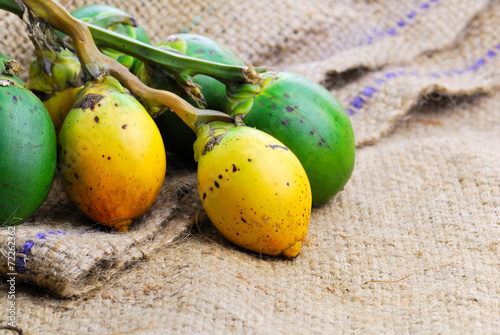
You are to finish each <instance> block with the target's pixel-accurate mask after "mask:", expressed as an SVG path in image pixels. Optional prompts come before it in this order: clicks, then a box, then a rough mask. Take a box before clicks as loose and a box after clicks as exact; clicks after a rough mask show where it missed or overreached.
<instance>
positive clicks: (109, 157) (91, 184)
mask: <svg viewBox="0 0 500 335" xmlns="http://www.w3.org/2000/svg"><path fill="white" fill-rule="evenodd" d="M58 161H59V168H60V172H61V174H60V175H61V178H62V181H63V186H64V189H65V191H66V193H67V194H68V196H69V197H70V199H71V200H72V201H73V202H74V203H75V204H76V205H77V206H78V207H79V208H80V209H81V210H82V211H83V212H84V213H85V214H87V215H88V216H89V217H90V218H92V219H93V220H94V221H96V222H100V223H102V224H104V225H107V226H110V227H112V228H114V229H116V230H117V231H118V232H124V231H127V230H128V227H129V225H130V224H131V223H132V221H133V220H134V219H136V218H138V217H139V216H141V215H142V214H144V213H145V212H146V210H147V209H148V208H149V207H150V206H151V205H152V204H153V202H154V201H155V199H156V197H157V196H158V194H159V192H160V189H161V187H162V184H163V181H164V178H165V171H166V156H165V149H164V146H163V141H162V138H161V135H160V132H159V130H158V128H157V127H156V124H155V123H154V121H153V119H152V118H151V116H150V115H149V114H148V113H147V111H146V110H145V109H144V107H143V106H142V105H141V104H140V103H139V102H138V101H137V100H136V99H135V98H134V97H133V96H132V95H130V94H128V91H126V89H125V88H123V87H122V86H121V84H120V83H119V82H118V81H117V80H116V79H114V78H112V77H105V78H104V79H103V80H102V81H100V82H89V83H87V84H85V87H84V88H83V89H82V90H81V91H80V92H79V93H78V95H77V98H76V100H75V105H74V106H73V109H71V111H70V112H69V114H68V115H67V117H66V119H65V121H64V123H63V126H62V129H61V132H60V134H59V154H58Z"/></svg>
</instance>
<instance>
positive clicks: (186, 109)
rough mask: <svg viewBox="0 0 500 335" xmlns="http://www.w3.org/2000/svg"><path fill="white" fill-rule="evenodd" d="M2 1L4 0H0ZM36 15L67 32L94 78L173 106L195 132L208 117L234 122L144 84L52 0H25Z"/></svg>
mask: <svg viewBox="0 0 500 335" xmlns="http://www.w3.org/2000/svg"><path fill="white" fill-rule="evenodd" d="M1 1H3V0H1ZM23 3H24V4H25V5H26V6H27V7H29V10H31V11H32V12H33V13H34V14H35V15H36V16H37V17H38V18H40V19H42V20H44V21H46V22H47V23H49V24H50V25H51V26H52V27H54V28H55V29H58V30H60V31H62V32H64V33H65V34H67V35H69V36H70V37H71V39H72V40H73V44H74V47H75V53H76V55H77V56H78V59H79V60H80V63H81V64H82V67H85V68H86V69H87V71H88V72H89V73H90V74H91V75H92V76H93V77H94V78H96V79H98V80H99V79H100V78H102V77H103V76H105V75H108V74H109V75H111V76H113V77H115V78H116V79H118V81H119V82H120V83H121V84H122V85H123V86H125V87H126V88H127V89H128V90H129V91H130V92H131V93H132V94H133V95H134V96H135V97H136V98H137V99H139V101H140V102H141V103H142V104H143V105H145V106H146V107H147V109H148V110H149V111H151V110H158V109H160V108H161V107H164V106H166V107H169V108H170V109H172V110H173V111H174V112H175V113H176V114H177V115H178V116H179V117H180V118H181V119H182V120H183V121H184V122H185V123H186V124H187V125H188V126H189V127H190V128H191V129H192V130H193V131H194V132H195V133H196V132H197V131H198V128H199V127H201V126H202V125H203V124H205V123H207V122H211V121H216V120H220V121H225V122H234V119H233V118H232V117H231V116H229V115H227V114H224V113H222V112H217V111H211V110H201V109H198V108H195V107H194V106H192V105H191V104H189V103H188V102H187V101H185V100H184V99H182V98H180V97H179V96H177V95H176V94H174V93H172V92H168V91H163V90H157V89H153V88H150V87H148V86H146V85H145V84H144V83H142V82H141V81H140V80H139V79H138V78H137V77H136V76H134V75H133V74H132V73H131V72H130V71H129V70H128V68H126V67H124V66H123V65H121V64H120V63H118V62H117V61H115V60H114V59H112V58H110V57H108V56H106V55H104V54H102V53H101V52H100V51H99V50H98V49H97V46H96V45H95V43H94V40H93V39H92V36H91V34H90V31H89V28H88V27H87V26H86V25H85V23H83V22H82V21H80V20H77V19H75V18H74V17H72V16H71V15H70V14H69V13H68V12H67V11H66V10H65V9H64V7H62V6H61V5H59V4H58V3H57V2H55V1H54V0H24V1H23Z"/></svg>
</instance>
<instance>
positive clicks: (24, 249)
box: [20, 241, 35, 255]
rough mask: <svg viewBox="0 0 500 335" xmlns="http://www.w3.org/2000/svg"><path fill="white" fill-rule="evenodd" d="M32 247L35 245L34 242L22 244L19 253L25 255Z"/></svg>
mask: <svg viewBox="0 0 500 335" xmlns="http://www.w3.org/2000/svg"><path fill="white" fill-rule="evenodd" d="M34 245H35V242H33V241H27V242H26V243H24V245H23V247H22V248H21V251H20V253H21V254H25V255H26V254H27V253H28V252H30V250H31V248H33V246H34Z"/></svg>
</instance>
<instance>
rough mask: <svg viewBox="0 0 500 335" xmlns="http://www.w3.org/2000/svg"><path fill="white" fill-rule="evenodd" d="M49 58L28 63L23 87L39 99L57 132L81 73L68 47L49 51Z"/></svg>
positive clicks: (80, 68) (80, 80)
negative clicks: (27, 72) (27, 74)
mask: <svg viewBox="0 0 500 335" xmlns="http://www.w3.org/2000/svg"><path fill="white" fill-rule="evenodd" d="M51 52H52V55H53V57H52V59H50V60H49V59H44V60H43V61H39V60H38V59H34V60H33V61H31V63H30V67H29V76H28V82H27V83H26V88H27V89H29V90H31V91H32V92H33V93H35V95H36V96H37V97H38V98H39V99H40V100H41V101H42V102H43V104H44V105H45V107H46V108H47V111H48V112H49V114H50V117H51V119H52V122H53V123H54V127H55V130H56V136H58V135H59V131H60V130H61V127H62V124H63V122H64V118H65V117H66V115H67V114H68V113H69V111H70V110H71V107H72V106H73V102H74V100H75V97H76V93H77V92H78V90H79V89H81V88H82V87H83V84H84V75H83V71H82V67H81V65H80V61H79V60H78V57H77V56H76V55H75V54H74V53H73V52H72V51H70V50H68V49H61V50H60V51H51Z"/></svg>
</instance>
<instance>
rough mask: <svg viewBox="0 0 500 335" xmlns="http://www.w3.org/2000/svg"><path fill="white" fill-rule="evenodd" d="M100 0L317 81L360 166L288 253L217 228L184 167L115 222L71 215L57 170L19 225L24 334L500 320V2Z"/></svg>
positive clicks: (27, 54) (29, 54)
mask: <svg viewBox="0 0 500 335" xmlns="http://www.w3.org/2000/svg"><path fill="white" fill-rule="evenodd" d="M61 3H62V4H63V5H64V6H66V8H68V9H69V10H71V9H73V8H77V7H79V6H81V5H83V4H87V3H90V2H89V1H81V0H76V1H70V0H68V1H61ZM105 3H107V4H111V5H114V6H117V7H119V8H121V9H123V10H125V11H127V12H129V13H131V14H132V15H133V16H134V17H136V19H137V21H138V23H139V25H141V26H143V27H144V28H145V30H146V31H147V32H148V34H149V35H150V37H151V39H152V41H153V42H156V41H159V40H161V39H163V38H165V37H166V36H168V35H170V34H174V33H178V32H190V33H195V34H202V35H205V36H208V37H211V38H213V39H215V40H216V41H218V42H219V43H221V44H223V45H225V46H227V47H229V48H230V49H231V50H233V51H234V52H235V53H236V54H238V55H239V56H240V57H241V58H242V59H243V60H244V61H245V62H247V63H248V64H253V65H259V66H269V67H271V68H276V69H279V70H283V71H290V72H295V73H298V74H301V75H303V76H305V77H308V78H310V79H312V80H314V81H316V82H318V83H320V84H322V85H323V86H325V87H326V88H327V89H329V90H330V91H331V92H332V94H333V95H335V96H336V97H337V98H338V99H339V101H340V102H341V104H342V105H343V106H344V107H345V109H346V111H347V112H348V114H349V115H350V118H351V121H352V124H353V128H354V134H355V138H356V144H357V151H356V155H357V157H356V166H355V169H354V173H353V175H352V178H351V179H350V181H349V182H348V183H347V185H346V187H345V188H344V190H342V191H341V192H340V193H339V194H338V195H337V196H335V197H334V198H333V199H332V200H331V201H329V202H328V203H327V204H324V205H321V206H315V207H314V208H313V211H312V217H311V222H310V225H309V234H308V237H307V239H306V241H305V243H304V245H303V247H302V251H301V254H300V255H299V256H298V257H297V258H295V259H294V260H283V259H276V258H271V257H263V256H260V255H256V254H253V253H250V252H246V251H243V250H241V249H239V248H237V247H235V246H234V245H232V244H230V243H229V242H227V241H226V240H225V239H224V238H223V237H222V236H221V235H220V234H219V233H218V232H217V230H215V228H214V227H213V226H212V224H211V223H210V221H209V220H208V219H207V217H206V215H205V214H204V212H203V209H202V207H201V203H200V201H199V199H198V195H197V190H196V173H195V172H194V171H193V169H189V168H187V169H183V168H176V167H175V166H170V165H169V168H168V169H169V170H168V174H167V178H166V181H165V185H164V187H163V189H162V192H161V193H160V196H159V198H158V199H157V201H156V202H155V204H154V205H153V207H152V208H151V209H150V210H149V211H148V212H147V213H146V214H145V215H144V216H143V217H142V218H141V219H139V220H138V221H137V222H135V223H134V224H133V225H132V226H131V230H130V231H129V232H128V233H126V234H112V233H110V232H109V231H107V230H105V229H103V228H102V227H99V226H98V225H95V224H93V223H92V222H91V221H90V220H88V219H87V218H86V217H85V216H83V215H82V214H80V212H79V211H78V210H77V208H76V207H74V206H73V205H72V204H71V202H70V201H69V200H68V198H67V197H66V196H65V195H64V193H63V192H62V189H61V187H60V184H59V182H58V181H57V180H56V182H55V183H54V186H53V189H52V191H51V193H50V195H49V197H48V199H47V201H46V202H45V203H44V205H43V206H42V207H41V208H40V209H39V210H38V211H37V212H36V213H35V215H34V216H33V217H32V218H31V219H30V220H29V222H27V223H26V224H24V225H22V226H19V227H17V230H16V233H17V236H16V244H17V249H18V250H19V251H24V253H20V255H21V257H20V258H19V264H18V270H19V269H20V270H21V272H22V271H24V272H23V273H20V274H19V276H18V281H19V282H28V283H29V284H26V285H24V284H19V285H18V287H17V296H16V299H17V300H16V303H17V304H18V306H19V309H18V314H17V321H18V323H19V327H20V328H21V329H23V330H24V331H25V333H27V334H31V333H32V334H51V333H60V334H74V333H92V334H104V333H129V332H136V333H140V334H156V333H165V332H166V333H242V334H243V333H244V334H247V333H252V334H275V333H293V334H304V333H318V334H319V333H328V334H331V333H339V334H340V333H341V334H344V333H398V334H399V333H433V334H434V333H440V334H456V333H470V334H473V333H474V334H495V333H499V332H500V314H499V311H500V285H499V284H498V279H499V278H500V258H499V257H498V255H499V253H500V250H499V236H500V211H499V209H500V144H499V143H500V121H499V120H500V112H499V111H500V70H499V69H500V35H499V34H498V32H499V31H500V1H498V0H490V1H487V0H460V1H450V0H448V1H444V0H404V1H392V0H389V1H376V0H375V1H373V0H356V1H354V0H341V1H326V0H314V1H293V0H284V1H260V0H256V1H252V2H241V1H218V0H214V1H201V0H194V1H189V2H181V1H174V0H161V1H157V2H149V1H140V0H137V1H135V0H134V1H129V2H123V1H114V0H113V1H111V0H110V1H106V2H105ZM0 22H1V23H2V24H3V27H6V29H3V30H2V31H1V32H0V34H1V36H0V50H2V52H3V53H5V54H7V55H10V56H12V57H14V58H16V59H17V60H19V61H20V62H21V63H22V64H23V66H24V68H25V69H27V67H28V64H29V61H30V60H31V59H32V58H33V57H34V55H33V47H32V46H31V44H30V42H29V39H28V38H27V32H26V29H25V26H24V24H23V23H22V22H21V21H20V20H19V19H18V18H17V17H16V16H14V15H12V14H10V13H0ZM26 75H27V74H26V72H24V73H23V74H22V75H21V77H23V76H24V78H26ZM0 233H2V234H0V248H1V249H5V245H6V241H7V236H6V231H3V230H2V231H0ZM0 263H1V265H0V270H1V271H2V272H4V273H5V272H7V269H6V264H5V261H4V258H2V262H0ZM7 291H8V286H7V285H4V286H3V287H1V290H0V296H6V295H7ZM66 298H72V299H66ZM7 304H8V302H7V301H5V300H4V299H0V310H6V309H7ZM5 323H7V314H6V313H4V314H2V313H0V324H5ZM0 331H1V330H0Z"/></svg>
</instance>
